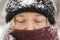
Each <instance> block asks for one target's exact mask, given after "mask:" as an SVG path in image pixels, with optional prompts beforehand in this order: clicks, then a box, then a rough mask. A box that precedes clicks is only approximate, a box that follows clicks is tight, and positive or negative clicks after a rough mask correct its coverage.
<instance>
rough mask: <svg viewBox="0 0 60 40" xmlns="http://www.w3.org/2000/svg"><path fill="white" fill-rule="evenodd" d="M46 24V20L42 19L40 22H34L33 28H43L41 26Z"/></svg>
mask: <svg viewBox="0 0 60 40" xmlns="http://www.w3.org/2000/svg"><path fill="white" fill-rule="evenodd" d="M46 24H47V23H46V21H43V22H41V23H35V24H34V28H35V29H39V28H43V27H46V26H47V25H46Z"/></svg>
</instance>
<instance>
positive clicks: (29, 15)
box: [13, 12, 50, 30]
mask: <svg viewBox="0 0 60 40" xmlns="http://www.w3.org/2000/svg"><path fill="white" fill-rule="evenodd" d="M48 26H50V23H49V21H48V19H47V17H45V16H43V15H41V14H39V13H36V12H23V13H20V14H17V15H16V16H15V17H14V26H13V29H18V30H36V29H40V28H43V27H48Z"/></svg>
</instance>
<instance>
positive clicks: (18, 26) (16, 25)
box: [14, 22, 26, 30]
mask: <svg viewBox="0 0 60 40" xmlns="http://www.w3.org/2000/svg"><path fill="white" fill-rule="evenodd" d="M25 28H26V27H25V26H24V24H21V23H17V22H16V23H15V25H14V29H19V30H24V29H25Z"/></svg>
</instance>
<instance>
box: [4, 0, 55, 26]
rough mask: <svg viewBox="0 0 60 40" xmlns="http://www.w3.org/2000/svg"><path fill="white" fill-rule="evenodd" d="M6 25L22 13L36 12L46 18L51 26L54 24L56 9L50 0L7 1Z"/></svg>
mask: <svg viewBox="0 0 60 40" xmlns="http://www.w3.org/2000/svg"><path fill="white" fill-rule="evenodd" d="M5 11H6V13H7V15H6V23H8V22H10V21H11V20H12V18H13V17H14V16H16V15H17V14H19V13H22V12H36V13H39V14H42V15H44V16H45V17H47V18H48V20H49V22H50V24H51V25H53V24H55V14H56V9H55V6H54V4H53V2H52V1H51V0H9V1H8V3H7V5H6V10H5Z"/></svg>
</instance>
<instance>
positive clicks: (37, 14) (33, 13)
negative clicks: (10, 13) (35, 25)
mask: <svg viewBox="0 0 60 40" xmlns="http://www.w3.org/2000/svg"><path fill="white" fill-rule="evenodd" d="M30 15H31V16H32V15H33V16H43V15H41V14H39V13H36V12H23V13H19V14H17V15H16V16H21V17H23V16H30Z"/></svg>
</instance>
